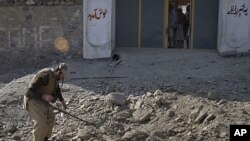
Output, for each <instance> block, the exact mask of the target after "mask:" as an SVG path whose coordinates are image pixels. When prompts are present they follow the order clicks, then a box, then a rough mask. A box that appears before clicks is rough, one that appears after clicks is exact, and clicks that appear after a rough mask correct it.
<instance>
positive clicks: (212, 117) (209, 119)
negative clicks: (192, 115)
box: [204, 114, 216, 123]
mask: <svg viewBox="0 0 250 141" xmlns="http://www.w3.org/2000/svg"><path fill="white" fill-rule="evenodd" d="M215 118H216V116H215V115H213V114H209V115H208V116H207V117H206V118H205V120H204V121H205V123H208V122H210V121H212V120H214V119H215Z"/></svg>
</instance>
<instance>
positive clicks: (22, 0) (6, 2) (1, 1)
mask: <svg viewBox="0 0 250 141" xmlns="http://www.w3.org/2000/svg"><path fill="white" fill-rule="evenodd" d="M82 3H83V1H82V0H0V6H40V5H43V6H44V5H48V6H52V5H62V6H63V5H65V6H70V5H81V4H82Z"/></svg>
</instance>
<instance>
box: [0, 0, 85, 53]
mask: <svg viewBox="0 0 250 141" xmlns="http://www.w3.org/2000/svg"><path fill="white" fill-rule="evenodd" d="M15 1H16V2H15ZM15 1H14V0H13V1H11V0H0V17H1V20H0V50H8V49H12V50H13V49H21V50H25V51H27V50H34V51H36V50H40V51H41V50H42V51H43V52H58V53H60V51H58V50H57V49H55V41H58V39H64V40H63V41H62V42H59V44H67V45H68V46H69V51H68V52H66V53H67V54H70V55H81V54H82V44H83V43H82V42H83V39H82V38H83V35H82V31H83V28H82V25H83V22H82V1H81V0H43V1H42V0H33V1H34V2H35V3H33V4H31V5H30V4H29V3H27V0H15ZM29 2H30V1H29ZM64 54H65V52H64Z"/></svg>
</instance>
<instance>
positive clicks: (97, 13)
mask: <svg viewBox="0 0 250 141" xmlns="http://www.w3.org/2000/svg"><path fill="white" fill-rule="evenodd" d="M107 13H108V10H107V9H106V8H105V9H102V8H95V9H94V10H93V12H91V13H90V14H88V20H89V21H91V20H93V19H96V20H99V19H101V18H103V19H104V18H105V17H106V15H107Z"/></svg>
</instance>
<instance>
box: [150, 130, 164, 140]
mask: <svg viewBox="0 0 250 141" xmlns="http://www.w3.org/2000/svg"><path fill="white" fill-rule="evenodd" d="M151 136H154V137H156V138H158V139H165V138H166V135H165V134H164V133H163V132H160V131H154V132H153V133H152V135H151Z"/></svg>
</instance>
